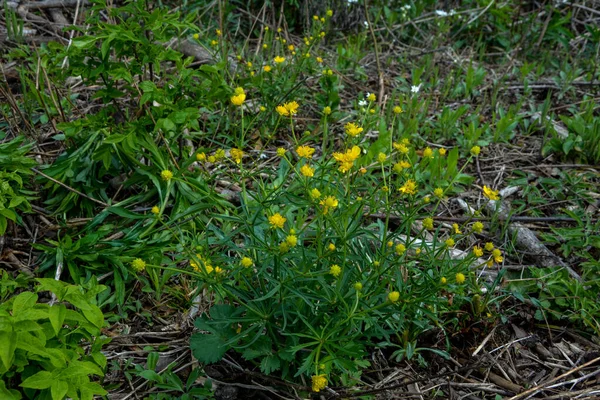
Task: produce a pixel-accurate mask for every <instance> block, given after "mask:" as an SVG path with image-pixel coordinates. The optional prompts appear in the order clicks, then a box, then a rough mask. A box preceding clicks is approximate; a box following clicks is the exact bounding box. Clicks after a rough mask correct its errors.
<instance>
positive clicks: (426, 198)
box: [423, 196, 431, 204]
mask: <svg viewBox="0 0 600 400" xmlns="http://www.w3.org/2000/svg"><path fill="white" fill-rule="evenodd" d="M430 202H431V197H429V196H425V197H423V203H425V204H429V203H430Z"/></svg>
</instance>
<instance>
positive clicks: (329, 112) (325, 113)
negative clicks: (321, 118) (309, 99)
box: [323, 106, 331, 115]
mask: <svg viewBox="0 0 600 400" xmlns="http://www.w3.org/2000/svg"><path fill="white" fill-rule="evenodd" d="M323 114H324V115H330V114H331V107H329V106H327V107H325V108H323Z"/></svg>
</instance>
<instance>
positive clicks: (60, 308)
mask: <svg viewBox="0 0 600 400" xmlns="http://www.w3.org/2000/svg"><path fill="white" fill-rule="evenodd" d="M66 315H67V308H66V307H65V306H64V305H63V304H55V305H53V306H52V307H50V308H49V309H48V317H49V318H50V323H51V324H52V328H53V329H54V333H55V334H57V335H58V332H59V331H60V329H61V328H62V326H63V322H64V321H65V316H66Z"/></svg>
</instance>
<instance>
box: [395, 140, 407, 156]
mask: <svg viewBox="0 0 600 400" xmlns="http://www.w3.org/2000/svg"><path fill="white" fill-rule="evenodd" d="M392 146H394V149H396V150H398V151H399V152H400V153H402V154H408V151H409V149H408V143H402V142H400V143H396V142H394V143H392Z"/></svg>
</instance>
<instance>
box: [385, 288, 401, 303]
mask: <svg viewBox="0 0 600 400" xmlns="http://www.w3.org/2000/svg"><path fill="white" fill-rule="evenodd" d="M388 300H389V301H391V302H392V303H395V302H397V301H398V300H400V292H396V291H394V292H390V293H389V294H388Z"/></svg>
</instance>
